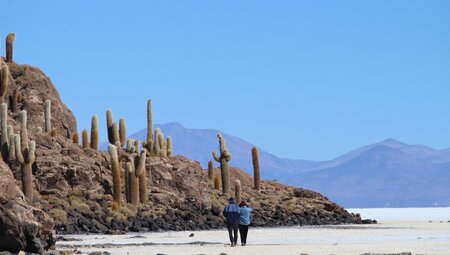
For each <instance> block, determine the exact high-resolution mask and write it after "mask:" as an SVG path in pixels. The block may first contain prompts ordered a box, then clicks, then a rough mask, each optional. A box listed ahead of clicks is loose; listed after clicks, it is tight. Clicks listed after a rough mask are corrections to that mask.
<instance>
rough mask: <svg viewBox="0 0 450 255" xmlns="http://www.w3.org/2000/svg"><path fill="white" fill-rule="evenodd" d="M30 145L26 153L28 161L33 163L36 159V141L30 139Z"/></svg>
mask: <svg viewBox="0 0 450 255" xmlns="http://www.w3.org/2000/svg"><path fill="white" fill-rule="evenodd" d="M28 147H29V149H28V153H27V155H26V156H27V158H26V163H29V164H33V162H34V161H35V160H36V142H35V141H30V142H29V145H28Z"/></svg>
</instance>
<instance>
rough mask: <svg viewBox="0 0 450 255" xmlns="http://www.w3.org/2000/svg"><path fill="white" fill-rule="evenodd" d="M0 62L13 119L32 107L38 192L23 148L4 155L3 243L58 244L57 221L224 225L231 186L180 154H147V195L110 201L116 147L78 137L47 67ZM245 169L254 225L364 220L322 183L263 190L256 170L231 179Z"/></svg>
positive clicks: (139, 227) (136, 227) (69, 225)
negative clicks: (27, 174)
mask: <svg viewBox="0 0 450 255" xmlns="http://www.w3.org/2000/svg"><path fill="white" fill-rule="evenodd" d="M0 62H1V64H2V65H7V66H8V67H9V70H10V75H9V88H8V90H7V91H6V95H5V98H6V99H9V100H7V101H9V102H8V105H9V109H8V112H7V115H8V120H7V124H8V125H11V127H12V130H11V131H12V132H14V133H19V130H20V127H21V125H20V123H19V111H20V110H26V111H27V113H28V123H27V126H26V130H27V131H28V136H29V138H30V140H33V141H35V142H36V151H35V155H36V159H35V161H34V163H33V164H32V168H31V169H32V175H33V182H32V186H33V187H32V189H33V199H32V200H31V201H30V200H28V199H25V198H24V194H23V193H22V191H21V190H23V186H22V179H23V178H24V174H23V173H22V171H21V164H19V161H20V160H18V159H19V158H18V155H16V158H14V157H8V158H4V159H3V161H2V162H0V176H1V178H0V251H1V250H7V251H11V252H18V251H19V250H26V251H30V252H38V253H42V252H43V250H45V249H49V248H51V247H52V246H53V245H54V243H55V240H56V239H55V231H56V232H57V233H60V234H63V233H65V234H72V233H112V234H114V233H122V232H126V231H160V230H195V229H211V228H220V227H223V218H222V216H221V211H222V209H223V206H224V205H225V204H226V202H227V198H228V196H229V195H224V194H222V193H221V192H220V191H218V190H216V189H214V188H213V184H212V183H211V181H210V180H209V178H208V174H207V172H206V171H205V170H203V169H202V167H201V166H200V164H199V163H198V162H196V161H192V160H189V159H187V158H185V157H183V156H175V157H156V156H152V157H147V159H146V162H145V172H146V175H147V176H148V181H147V188H148V192H147V193H146V196H147V198H148V201H149V202H148V203H146V204H141V205H140V206H138V207H136V206H133V205H131V204H128V203H123V204H122V207H120V209H117V208H113V207H114V206H113V205H114V203H113V196H112V194H113V176H112V171H111V159H110V156H109V154H108V153H106V152H98V151H96V150H93V149H90V148H85V149H83V148H82V147H81V146H80V145H79V144H77V143H74V142H73V139H74V136H75V134H77V133H78V132H77V124H76V123H77V122H76V119H75V117H74V115H73V114H72V112H71V111H70V110H69V109H68V108H67V107H66V106H65V105H64V103H63V102H61V99H60V96H59V94H58V91H57V90H56V89H55V87H54V86H53V85H52V83H51V81H50V79H49V78H48V77H46V76H45V74H44V73H43V72H42V71H40V70H39V69H38V68H35V67H31V66H28V65H19V64H16V63H14V62H9V63H6V64H5V63H3V62H4V61H3V59H2V60H0ZM46 100H50V101H51V115H52V119H51V126H52V131H51V132H44V131H43V130H44V109H45V106H44V104H45V101H46ZM13 104H15V106H17V107H13ZM144 105H145V104H144ZM15 108H16V109H15ZM143 117H144V118H145V116H143ZM102 126H103V125H102ZM100 132H106V128H104V129H100ZM216 171H218V170H216ZM217 174H218V173H217ZM238 179H239V180H240V181H241V183H242V197H243V199H245V200H247V201H249V202H250V204H251V206H252V207H253V208H254V209H255V213H254V217H253V224H254V225H255V226H261V227H263V226H264V227H269V226H289V225H306V224H313V225H317V224H342V223H361V219H360V217H359V216H358V215H351V214H350V213H348V212H347V211H345V210H344V209H343V208H342V207H340V206H339V205H337V204H335V203H333V202H331V201H329V200H328V199H327V198H325V197H323V196H322V195H320V194H318V193H315V192H312V191H309V190H305V189H301V188H295V187H292V186H287V185H283V184H281V183H278V182H275V181H263V182H262V184H261V186H262V187H261V191H260V192H257V191H255V190H253V189H252V183H253V178H252V177H251V176H249V175H248V174H246V173H244V172H242V171H241V170H239V169H234V168H232V169H231V181H232V183H233V181H234V180H238ZM233 192H234V191H233V187H232V192H231V193H233ZM122 196H125V195H124V194H123V195H122ZM27 200H28V201H27ZM123 200H124V199H123ZM113 209H116V210H113Z"/></svg>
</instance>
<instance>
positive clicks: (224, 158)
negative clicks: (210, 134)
mask: <svg viewBox="0 0 450 255" xmlns="http://www.w3.org/2000/svg"><path fill="white" fill-rule="evenodd" d="M217 138H219V144H220V156H219V155H217V152H216V151H215V150H214V151H213V157H214V160H216V161H217V162H219V163H220V173H221V176H222V192H223V193H225V194H228V193H230V172H229V168H228V162H229V161H230V160H231V153H230V152H229V151H228V149H227V146H226V144H225V139H224V138H223V137H222V134H220V133H219V134H217Z"/></svg>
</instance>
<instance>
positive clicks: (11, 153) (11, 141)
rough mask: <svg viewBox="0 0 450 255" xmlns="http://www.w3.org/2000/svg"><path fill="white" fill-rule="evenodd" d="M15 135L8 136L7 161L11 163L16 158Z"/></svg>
mask: <svg viewBox="0 0 450 255" xmlns="http://www.w3.org/2000/svg"><path fill="white" fill-rule="evenodd" d="M15 138H16V135H15V134H10V135H9V147H8V149H9V150H8V160H9V161H12V160H13V159H14V157H16V146H15Z"/></svg>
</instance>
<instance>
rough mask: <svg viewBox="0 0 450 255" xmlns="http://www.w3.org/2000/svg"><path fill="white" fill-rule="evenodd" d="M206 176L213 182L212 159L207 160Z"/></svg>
mask: <svg viewBox="0 0 450 255" xmlns="http://www.w3.org/2000/svg"><path fill="white" fill-rule="evenodd" d="M208 178H209V180H210V181H211V182H214V165H213V162H212V160H210V161H209V162H208Z"/></svg>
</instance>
